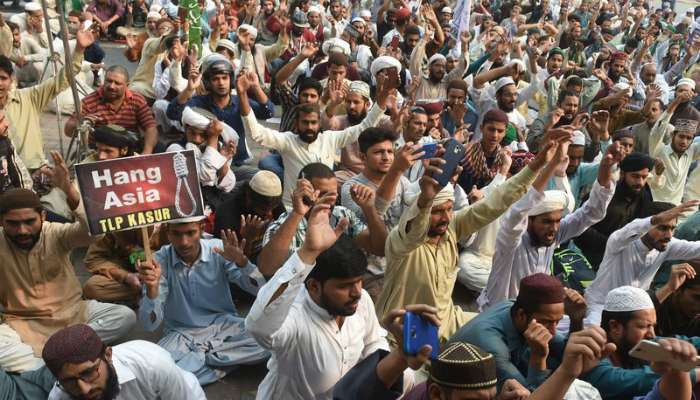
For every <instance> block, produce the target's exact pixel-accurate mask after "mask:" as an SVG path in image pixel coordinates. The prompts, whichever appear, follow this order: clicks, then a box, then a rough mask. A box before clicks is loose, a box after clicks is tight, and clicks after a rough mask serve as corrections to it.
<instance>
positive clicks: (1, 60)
mask: <svg viewBox="0 0 700 400" xmlns="http://www.w3.org/2000/svg"><path fill="white" fill-rule="evenodd" d="M0 71H3V72H5V73H6V74H7V75H9V76H12V74H14V73H15V69H14V68H13V67H12V61H10V59H9V58H7V57H6V56H4V55H0Z"/></svg>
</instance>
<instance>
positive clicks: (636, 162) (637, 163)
mask: <svg viewBox="0 0 700 400" xmlns="http://www.w3.org/2000/svg"><path fill="white" fill-rule="evenodd" d="M654 165H655V161H654V159H653V158H651V157H649V156H648V155H647V154H644V153H640V152H638V151H635V152H633V153H630V154H629V155H628V156H627V157H625V158H624V159H623V160H622V161H620V170H621V171H622V172H633V171H641V170H643V169H644V168H646V169H648V170H652V169H654Z"/></svg>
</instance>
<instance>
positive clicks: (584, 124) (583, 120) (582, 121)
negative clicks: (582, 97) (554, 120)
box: [580, 115, 590, 127]
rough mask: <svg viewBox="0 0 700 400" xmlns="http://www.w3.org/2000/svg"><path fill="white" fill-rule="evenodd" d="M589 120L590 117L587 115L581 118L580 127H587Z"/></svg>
mask: <svg viewBox="0 0 700 400" xmlns="http://www.w3.org/2000/svg"><path fill="white" fill-rule="evenodd" d="M589 120H590V117H589V116H588V115H584V116H583V117H581V120H580V126H584V127H585V126H586V125H588V121H589Z"/></svg>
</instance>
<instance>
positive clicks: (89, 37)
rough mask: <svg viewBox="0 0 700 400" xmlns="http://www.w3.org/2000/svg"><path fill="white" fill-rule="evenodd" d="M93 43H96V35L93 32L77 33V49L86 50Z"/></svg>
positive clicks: (80, 31) (82, 31) (81, 31)
mask: <svg viewBox="0 0 700 400" xmlns="http://www.w3.org/2000/svg"><path fill="white" fill-rule="evenodd" d="M105 32H106V29H105ZM93 43H95V35H94V34H93V33H92V31H91V30H79V31H77V32H76V33H75V47H76V48H77V49H80V50H85V49H87V48H88V47H90V46H91V45H92V44H93Z"/></svg>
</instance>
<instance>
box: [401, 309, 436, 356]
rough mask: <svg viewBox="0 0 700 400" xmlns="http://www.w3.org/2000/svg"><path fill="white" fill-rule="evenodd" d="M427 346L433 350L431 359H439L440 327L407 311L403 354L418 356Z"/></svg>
mask: <svg viewBox="0 0 700 400" xmlns="http://www.w3.org/2000/svg"><path fill="white" fill-rule="evenodd" d="M426 344H429V345H430V347H431V348H432V352H431V353H430V358H431V359H435V358H437V356H438V352H439V351H440V350H439V349H440V344H439V342H438V327H437V326H436V325H434V324H433V323H432V322H430V321H428V320H427V319H424V318H423V317H421V316H420V315H418V314H414V313H412V312H410V311H407V312H406V314H405V315H404V317H403V352H404V353H406V354H408V355H412V356H413V355H416V354H417V353H418V352H419V351H420V349H421V347H423V346H425V345H426Z"/></svg>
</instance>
